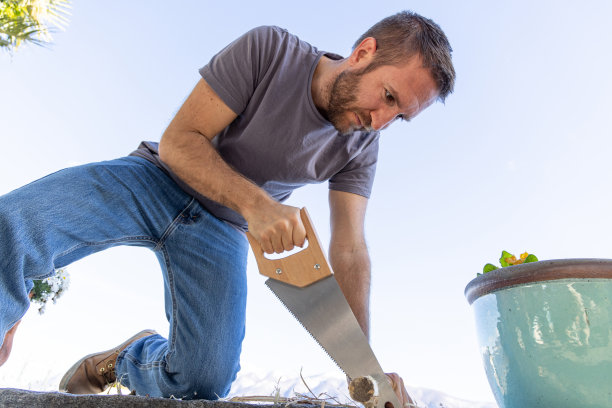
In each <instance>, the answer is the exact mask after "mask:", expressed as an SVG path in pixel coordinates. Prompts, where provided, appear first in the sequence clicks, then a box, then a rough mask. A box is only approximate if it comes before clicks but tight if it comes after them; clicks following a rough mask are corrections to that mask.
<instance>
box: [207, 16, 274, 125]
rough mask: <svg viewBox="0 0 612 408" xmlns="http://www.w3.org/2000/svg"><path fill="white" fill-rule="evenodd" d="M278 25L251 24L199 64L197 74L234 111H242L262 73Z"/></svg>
mask: <svg viewBox="0 0 612 408" xmlns="http://www.w3.org/2000/svg"><path fill="white" fill-rule="evenodd" d="M282 32H284V30H282V29H280V28H278V27H271V26H261V27H257V28H254V29H252V30H250V31H248V32H247V33H245V34H244V35H242V36H241V37H239V38H237V39H236V40H234V41H233V42H232V43H231V44H229V45H228V46H227V47H225V48H224V49H222V50H221V51H220V52H219V53H218V54H216V55H215V56H214V57H213V58H212V59H211V60H210V62H209V63H208V64H206V65H205V66H204V67H202V68H200V75H202V78H204V80H205V81H206V82H207V83H208V84H209V85H210V86H211V87H212V89H213V90H214V91H215V92H216V93H217V95H219V97H220V98H221V99H222V100H223V102H225V104H226V105H227V106H229V108H230V109H231V110H233V111H234V113H236V114H238V115H239V114H240V113H242V112H243V111H244V109H245V108H246V106H247V104H248V103H249V100H250V99H251V96H252V95H253V92H254V91H255V88H256V87H257V84H258V83H259V79H260V78H261V77H262V76H263V75H265V73H266V71H267V69H268V68H269V66H270V64H271V60H272V56H273V53H272V52H271V51H273V50H275V49H276V44H277V43H278V40H279V38H280V35H281V34H282Z"/></svg>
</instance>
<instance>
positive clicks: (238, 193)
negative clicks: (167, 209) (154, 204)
mask: <svg viewBox="0 0 612 408" xmlns="http://www.w3.org/2000/svg"><path fill="white" fill-rule="evenodd" d="M159 155H160V158H161V160H162V161H163V162H164V163H166V164H167V165H168V166H169V167H170V168H171V169H172V171H173V172H174V173H176V175H177V176H179V177H180V178H181V180H183V181H184V182H185V183H187V184H188V185H189V186H190V187H191V188H193V189H194V190H196V191H197V192H199V193H200V194H202V195H204V196H206V197H208V198H210V199H211V200H214V201H217V202H218V203H220V204H222V205H224V206H226V207H229V208H231V209H233V210H235V211H237V212H238V213H240V214H241V215H243V216H244V217H245V218H247V217H248V215H249V212H250V211H251V210H252V209H253V208H255V207H261V206H262V204H264V203H268V204H269V201H271V198H270V197H269V196H268V195H267V194H266V192H265V191H264V190H262V189H261V188H259V187H258V186H257V185H255V184H254V183H252V182H251V181H250V180H248V179H247V178H245V177H244V176H242V175H241V174H240V173H238V172H237V171H235V170H234V169H232V168H231V167H230V166H229V165H228V164H227V163H226V162H225V161H224V160H223V158H222V157H221V156H220V155H219V153H218V152H217V151H216V149H215V148H214V146H213V145H212V143H211V142H210V141H209V140H208V139H207V138H206V137H205V136H203V135H202V134H200V133H198V132H185V131H183V132H181V133H178V131H173V130H171V129H169V130H168V131H166V133H165V134H164V137H163V138H162V140H161V142H160V145H159Z"/></svg>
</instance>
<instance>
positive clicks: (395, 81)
mask: <svg viewBox="0 0 612 408" xmlns="http://www.w3.org/2000/svg"><path fill="white" fill-rule="evenodd" d="M363 72H364V69H353V68H347V69H346V70H344V71H342V72H341V73H340V74H339V75H338V76H337V77H336V79H335V80H334V82H333V83H332V86H331V89H330V99H329V105H328V108H327V111H326V113H327V117H328V119H329V121H330V122H331V123H332V124H333V125H334V127H335V128H336V129H337V130H338V131H339V132H340V133H350V132H353V131H356V130H381V129H384V128H386V127H387V126H389V125H390V124H391V123H392V122H393V121H394V120H395V119H404V120H410V119H412V118H414V117H415V116H416V115H418V114H419V113H420V112H421V111H423V110H424V109H425V108H427V107H428V106H429V105H431V104H432V103H433V102H434V101H435V100H436V98H437V97H438V95H439V92H438V89H437V86H436V83H435V81H434V80H433V77H432V76H431V73H430V72H429V70H428V69H426V68H423V67H422V63H421V59H420V58H419V57H413V58H411V59H409V60H408V61H407V62H406V63H403V64H400V65H383V66H380V67H378V68H375V69H374V70H372V71H370V72H368V73H365V74H364V73H363Z"/></svg>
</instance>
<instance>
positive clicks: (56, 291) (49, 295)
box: [30, 268, 70, 314]
mask: <svg viewBox="0 0 612 408" xmlns="http://www.w3.org/2000/svg"><path fill="white" fill-rule="evenodd" d="M68 286H70V275H69V274H68V271H66V269H64V268H61V269H58V270H57V271H55V275H53V276H50V277H48V278H46V279H42V280H35V281H34V288H33V289H32V292H30V296H31V297H30V302H31V303H33V304H36V305H37V306H38V313H40V314H43V313H44V312H45V309H46V307H47V303H48V302H49V301H50V300H51V301H53V303H55V302H57V299H59V298H60V297H61V296H62V295H63V294H64V292H65V291H66V289H68Z"/></svg>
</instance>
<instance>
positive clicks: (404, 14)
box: [353, 10, 455, 102]
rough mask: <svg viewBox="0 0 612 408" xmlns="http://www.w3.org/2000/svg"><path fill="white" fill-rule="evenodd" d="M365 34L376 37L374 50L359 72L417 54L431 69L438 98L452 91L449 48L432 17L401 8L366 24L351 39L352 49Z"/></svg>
mask: <svg viewBox="0 0 612 408" xmlns="http://www.w3.org/2000/svg"><path fill="white" fill-rule="evenodd" d="M368 37H373V38H375V39H376V53H375V54H374V60H373V61H372V62H371V63H370V65H369V66H367V67H366V68H365V70H364V72H363V73H366V72H369V71H372V70H374V69H376V68H378V67H380V66H382V65H396V64H399V63H402V62H404V61H406V60H407V59H409V58H410V57H412V56H415V55H419V56H421V58H422V59H423V67H425V68H428V69H429V70H430V71H431V74H432V76H433V78H434V80H435V81H436V84H437V85H438V90H439V92H440V95H439V97H438V99H439V100H440V101H442V102H444V100H445V99H446V97H447V96H448V94H450V93H451V92H453V88H454V86H455V68H453V62H452V58H451V53H452V51H453V49H452V48H451V46H450V43H449V42H448V39H447V38H446V35H445V34H444V32H443V31H442V29H441V28H440V26H438V25H437V24H436V23H434V22H433V21H432V20H430V19H428V18H425V17H423V16H420V15H418V14H416V13H413V12H411V11H407V10H406V11H401V12H399V13H397V14H394V15H392V16H389V17H387V18H385V19H383V20H381V21H379V22H378V23H376V24H374V25H373V26H372V27H370V29H369V30H368V31H366V32H365V33H364V34H363V35H362V36H361V37H360V38H359V39H358V40H357V42H355V45H353V49H355V48H357V46H358V45H359V44H361V42H362V41H363V40H364V39H366V38H368Z"/></svg>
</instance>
